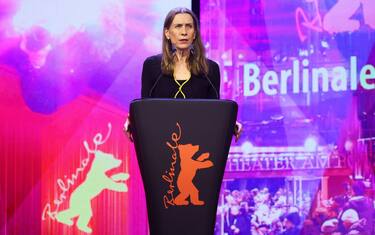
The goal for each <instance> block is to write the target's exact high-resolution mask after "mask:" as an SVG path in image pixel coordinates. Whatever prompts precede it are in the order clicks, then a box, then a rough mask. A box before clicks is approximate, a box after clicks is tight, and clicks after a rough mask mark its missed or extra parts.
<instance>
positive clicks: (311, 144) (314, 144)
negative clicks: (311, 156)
mask: <svg viewBox="0 0 375 235" xmlns="http://www.w3.org/2000/svg"><path fill="white" fill-rule="evenodd" d="M304 147H305V150H306V151H308V152H314V151H316V150H317V148H318V141H317V139H316V138H315V137H313V136H311V137H308V138H307V139H306V140H305V144H304Z"/></svg>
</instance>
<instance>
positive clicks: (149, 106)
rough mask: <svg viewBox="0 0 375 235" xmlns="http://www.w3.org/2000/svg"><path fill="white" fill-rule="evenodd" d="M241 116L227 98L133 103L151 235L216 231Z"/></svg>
mask: <svg viewBox="0 0 375 235" xmlns="http://www.w3.org/2000/svg"><path fill="white" fill-rule="evenodd" d="M236 116H237V104H236V103H235V102H233V101H226V100H197V99H194V100H187V99H184V100H182V99H145V100H135V101H133V102H132V103H131V105H130V122H131V128H132V133H133V138H134V143H135V149H136V153H137V158H138V164H139V167H140V172H141V175H142V180H143V184H144V188H145V193H146V202H147V210H148V218H149V225H150V233H151V235H172V234H173V235H177V234H179V235H181V234H186V235H200V234H202V235H211V234H213V232H214V226H215V218H216V208H217V203H218V197H219V193H220V186H221V181H222V178H223V174H224V169H225V164H226V161H227V157H228V152H229V147H230V143H231V139H232V135H233V130H234V126H235V121H236Z"/></svg>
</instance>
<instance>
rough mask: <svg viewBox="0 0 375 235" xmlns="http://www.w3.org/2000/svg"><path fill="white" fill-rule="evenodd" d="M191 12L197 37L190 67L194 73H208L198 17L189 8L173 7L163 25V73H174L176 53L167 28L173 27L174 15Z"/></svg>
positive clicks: (191, 53)
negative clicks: (167, 35)
mask: <svg viewBox="0 0 375 235" xmlns="http://www.w3.org/2000/svg"><path fill="white" fill-rule="evenodd" d="M183 13H186V14H189V15H191V17H192V18H193V21H194V31H195V39H194V41H193V44H192V50H191V52H190V55H189V63H188V66H189V69H190V72H191V73H192V74H194V75H199V74H205V75H207V74H208V64H207V60H206V55H205V50H204V47H203V43H202V38H201V34H200V30H199V25H198V19H197V17H196V16H195V14H194V13H193V12H192V11H191V10H189V9H187V8H174V9H172V10H171V11H170V12H169V13H168V14H167V16H166V17H165V20H164V27H163V44H162V47H163V48H162V51H163V55H162V60H161V70H162V73H163V74H167V75H172V74H173V67H174V59H175V58H174V57H175V55H174V53H173V51H172V44H171V41H170V40H168V39H167V37H166V36H165V33H164V32H165V30H167V29H169V28H170V27H171V24H172V22H173V19H174V17H175V16H176V15H177V14H183Z"/></svg>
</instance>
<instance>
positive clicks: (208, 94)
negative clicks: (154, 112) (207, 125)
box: [141, 54, 220, 99]
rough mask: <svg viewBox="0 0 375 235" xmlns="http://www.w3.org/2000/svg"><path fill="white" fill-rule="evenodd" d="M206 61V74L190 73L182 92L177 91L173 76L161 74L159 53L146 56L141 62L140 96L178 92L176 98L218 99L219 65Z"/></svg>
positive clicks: (160, 96) (155, 96) (164, 95)
mask: <svg viewBox="0 0 375 235" xmlns="http://www.w3.org/2000/svg"><path fill="white" fill-rule="evenodd" d="M207 61H208V68H209V71H208V76H205V75H198V76H196V75H194V74H192V75H191V78H190V79H189V81H187V82H186V83H185V85H183V86H182V88H181V91H182V92H183V93H182V92H178V90H179V85H178V84H177V83H176V81H174V78H173V76H171V75H165V74H162V72H161V54H159V55H155V56H151V57H148V58H147V59H146V60H145V62H144V63H143V70H142V92H141V93H142V98H174V97H175V95H176V93H178V94H177V96H176V98H188V99H220V93H219V92H220V71H219V66H218V64H217V63H216V62H214V61H212V60H209V59H208V60H207ZM179 83H180V84H181V83H182V82H181V81H180V82H179ZM214 88H215V89H214ZM183 94H184V95H185V97H184V96H183Z"/></svg>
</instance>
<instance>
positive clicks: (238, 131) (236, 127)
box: [234, 121, 242, 142]
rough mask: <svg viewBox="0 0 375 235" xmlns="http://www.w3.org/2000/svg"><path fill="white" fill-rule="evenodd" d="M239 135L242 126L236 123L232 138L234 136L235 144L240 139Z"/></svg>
mask: <svg viewBox="0 0 375 235" xmlns="http://www.w3.org/2000/svg"><path fill="white" fill-rule="evenodd" d="M241 133H242V124H241V123H239V122H237V121H236V125H235V126H234V136H235V139H234V140H235V141H236V142H237V141H238V139H239V138H240V136H241Z"/></svg>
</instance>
